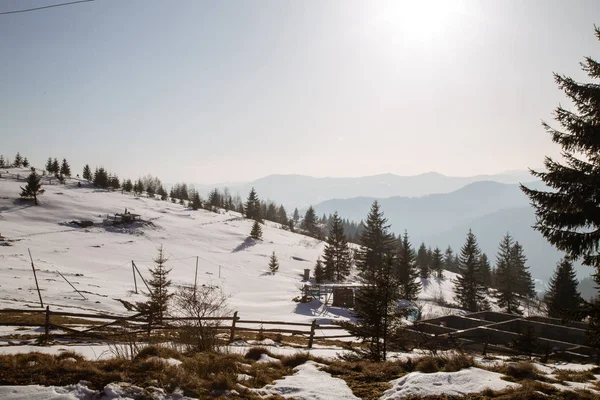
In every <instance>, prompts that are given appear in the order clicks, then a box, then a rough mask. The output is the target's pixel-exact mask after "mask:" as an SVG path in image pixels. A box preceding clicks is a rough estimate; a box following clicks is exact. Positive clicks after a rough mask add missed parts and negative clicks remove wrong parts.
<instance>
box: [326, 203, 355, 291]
mask: <svg viewBox="0 0 600 400" xmlns="http://www.w3.org/2000/svg"><path fill="white" fill-rule="evenodd" d="M350 257H351V254H350V247H348V241H347V240H346V234H345V233H344V227H343V225H342V220H341V218H340V217H339V215H338V213H337V211H336V212H335V213H334V214H333V217H332V223H331V228H330V229H329V235H327V240H326V244H325V250H324V251H323V263H324V266H325V279H328V280H330V281H334V282H342V281H344V280H345V279H346V277H348V275H349V274H350Z"/></svg>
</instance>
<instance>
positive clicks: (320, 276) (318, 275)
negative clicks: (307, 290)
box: [315, 258, 325, 283]
mask: <svg viewBox="0 0 600 400" xmlns="http://www.w3.org/2000/svg"><path fill="white" fill-rule="evenodd" d="M324 280H325V269H324V268H323V263H322V262H321V258H317V263H316V264H315V282H317V283H321V282H323V281H324Z"/></svg>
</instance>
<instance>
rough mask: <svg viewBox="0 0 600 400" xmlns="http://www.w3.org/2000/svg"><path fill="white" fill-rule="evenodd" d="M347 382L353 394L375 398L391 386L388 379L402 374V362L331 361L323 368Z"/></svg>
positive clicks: (362, 397) (365, 397) (390, 379)
mask: <svg viewBox="0 0 600 400" xmlns="http://www.w3.org/2000/svg"><path fill="white" fill-rule="evenodd" d="M323 370H324V371H326V372H328V373H330V374H331V375H332V376H335V377H336V378H341V379H343V380H344V381H346V383H347V384H348V387H350V389H351V390H352V392H353V393H354V395H355V396H357V397H359V398H361V399H376V398H379V397H380V396H381V395H382V394H383V392H385V391H386V390H388V389H390V388H391V385H390V384H389V382H390V381H392V380H394V379H396V378H399V377H400V376H402V375H404V373H405V370H404V368H403V364H402V363H401V362H398V361H386V362H379V363H377V362H372V361H356V362H348V361H333V362H331V363H330V364H329V365H328V366H326V367H325V368H323Z"/></svg>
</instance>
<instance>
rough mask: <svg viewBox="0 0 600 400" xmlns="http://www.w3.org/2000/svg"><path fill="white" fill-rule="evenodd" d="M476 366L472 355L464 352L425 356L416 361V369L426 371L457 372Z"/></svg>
mask: <svg viewBox="0 0 600 400" xmlns="http://www.w3.org/2000/svg"><path fill="white" fill-rule="evenodd" d="M473 366H475V361H474V360H473V358H472V357H468V356H465V355H462V354H457V355H450V356H431V357H424V358H421V359H419V360H416V361H415V367H414V368H415V370H417V371H420V372H424V373H428V374H429V373H433V372H456V371H460V370H461V369H464V368H469V367H473Z"/></svg>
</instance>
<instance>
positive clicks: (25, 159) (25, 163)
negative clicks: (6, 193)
mask: <svg viewBox="0 0 600 400" xmlns="http://www.w3.org/2000/svg"><path fill="white" fill-rule="evenodd" d="M23 166H24V167H25V168H28V167H29V160H28V159H27V157H24V158H23Z"/></svg>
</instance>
